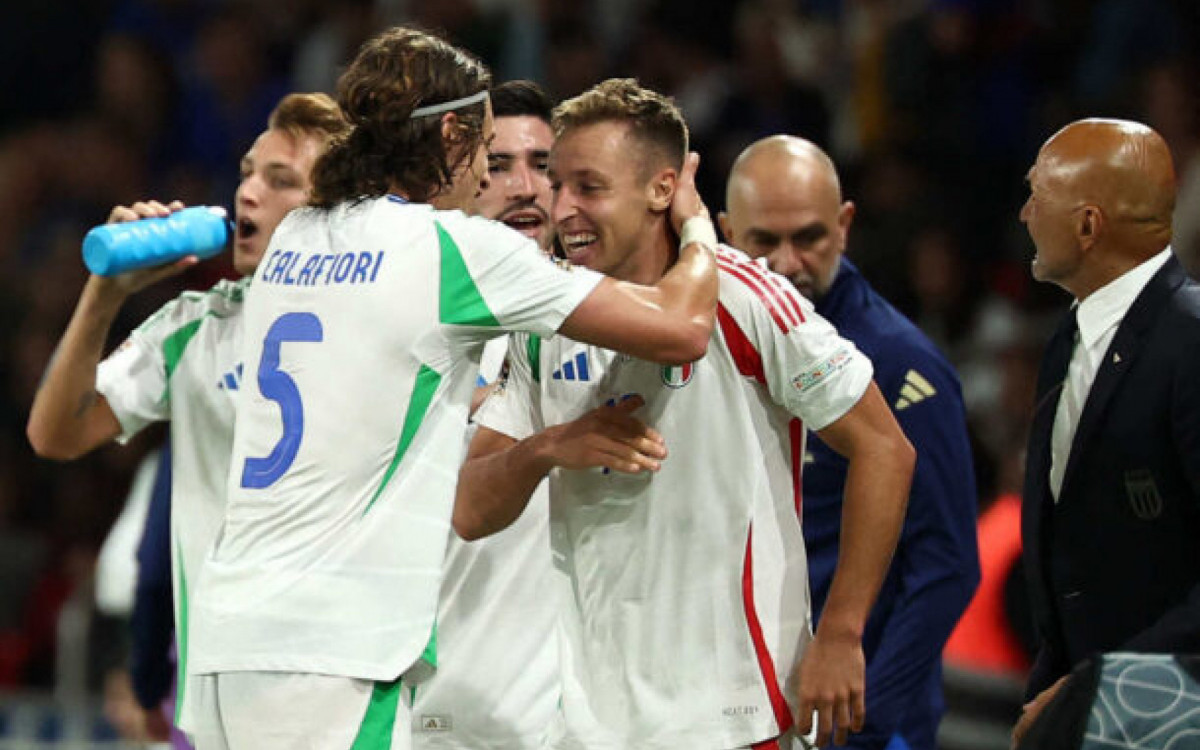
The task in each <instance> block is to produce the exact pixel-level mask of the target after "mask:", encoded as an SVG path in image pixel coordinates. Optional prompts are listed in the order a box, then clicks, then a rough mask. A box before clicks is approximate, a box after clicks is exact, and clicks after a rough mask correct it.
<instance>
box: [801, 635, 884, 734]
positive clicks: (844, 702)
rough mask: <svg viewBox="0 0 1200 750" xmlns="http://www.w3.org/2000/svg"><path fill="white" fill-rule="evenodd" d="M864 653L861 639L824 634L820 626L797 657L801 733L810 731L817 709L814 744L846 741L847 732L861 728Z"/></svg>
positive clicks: (858, 730) (863, 706) (863, 693)
mask: <svg viewBox="0 0 1200 750" xmlns="http://www.w3.org/2000/svg"><path fill="white" fill-rule="evenodd" d="M865 685H866V657H864V656H863V650H862V641H860V640H859V639H858V638H855V637H852V636H844V637H843V636H833V637H830V636H829V635H828V634H825V635H824V639H823V636H822V633H821V631H820V629H818V630H817V635H816V636H815V637H814V638H813V639H812V641H811V642H810V643H809V644H808V646H807V647H806V648H805V649H804V657H803V658H802V659H801V660H800V716H799V723H798V726H797V729H798V731H799V732H800V733H801V734H805V735H806V734H808V733H810V732H811V731H812V722H813V712H814V711H815V712H816V713H817V745H818V746H824V745H826V744H827V743H828V742H829V739H830V737H832V738H833V741H834V744H837V745H844V744H846V737H847V734H848V733H849V732H861V731H862V728H863V722H864V721H865V719H866V715H867V709H866V689H865Z"/></svg>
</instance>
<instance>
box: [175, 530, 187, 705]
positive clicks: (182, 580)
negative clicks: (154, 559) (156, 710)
mask: <svg viewBox="0 0 1200 750" xmlns="http://www.w3.org/2000/svg"><path fill="white" fill-rule="evenodd" d="M175 559H176V560H178V561H179V583H178V586H179V622H177V623H175V639H176V644H175V649H176V651H177V652H178V653H176V654H175V656H176V657H177V658H176V661H177V662H178V664H177V665H176V666H177V668H178V670H179V672H178V675H177V676H176V678H175V723H176V724H179V709H180V708H181V707H182V706H183V691H184V690H185V689H186V688H187V659H188V588H187V571H185V570H184V569H183V548H182V547H180V546H179V541H178V540H176V542H175Z"/></svg>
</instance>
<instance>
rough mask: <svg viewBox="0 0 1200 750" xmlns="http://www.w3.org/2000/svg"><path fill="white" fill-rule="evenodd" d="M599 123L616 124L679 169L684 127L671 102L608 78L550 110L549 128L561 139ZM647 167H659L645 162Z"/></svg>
mask: <svg viewBox="0 0 1200 750" xmlns="http://www.w3.org/2000/svg"><path fill="white" fill-rule="evenodd" d="M600 122H620V123H625V124H627V125H628V126H629V132H630V134H631V135H632V136H633V137H634V138H636V139H637V140H638V141H639V142H641V143H642V144H643V145H644V146H645V147H646V149H647V151H648V152H650V153H653V154H658V155H660V157H661V162H662V163H665V164H666V165H668V166H671V167H674V168H675V169H681V168H682V167H683V159H684V157H685V156H686V155H687V151H688V127H687V123H686V122H684V119H683V113H682V112H680V111H679V107H677V106H675V102H674V101H673V100H672V99H671V98H670V97H667V96H663V95H662V94H660V93H658V92H657V91H651V90H650V89H648V88H645V87H644V86H642V85H640V84H639V83H638V82H637V81H636V80H634V79H632V78H610V79H608V80H607V81H603V82H601V83H598V84H596V85H595V86H593V87H592V88H590V89H588V90H587V91H585V92H583V93H582V94H580V95H579V96H576V97H575V98H573V99H568V100H566V101H565V102H563V103H562V104H560V105H558V106H557V107H555V109H554V118H553V120H552V122H551V126H552V127H553V128H554V135H555V136H556V137H559V138H561V137H562V136H563V135H564V134H565V133H567V132H569V131H570V130H572V129H574V128H579V127H583V126H585V125H594V124H596V123H600ZM646 161H647V162H648V163H647V164H646V166H647V167H648V168H651V169H652V168H654V167H657V166H661V164H652V163H649V162H650V160H649V159H647V160H646Z"/></svg>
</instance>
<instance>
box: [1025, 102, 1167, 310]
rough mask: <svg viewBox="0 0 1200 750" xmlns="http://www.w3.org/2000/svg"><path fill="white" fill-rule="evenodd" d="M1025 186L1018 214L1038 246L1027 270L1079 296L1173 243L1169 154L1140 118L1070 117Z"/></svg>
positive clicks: (1041, 154) (1044, 149) (1044, 150)
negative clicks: (1026, 196)
mask: <svg viewBox="0 0 1200 750" xmlns="http://www.w3.org/2000/svg"><path fill="white" fill-rule="evenodd" d="M1029 186H1030V196H1029V200H1028V201H1027V202H1026V204H1025V206H1024V208H1022V209H1021V220H1022V221H1024V222H1025V224H1026V226H1027V227H1028V229H1029V234H1030V236H1031V237H1032V238H1033V242H1034V245H1035V246H1036V248H1037V255H1036V256H1035V257H1034V261H1033V275H1034V277H1035V278H1037V279H1039V280H1041V281H1050V282H1053V283H1056V284H1059V285H1060V286H1062V287H1063V288H1065V289H1067V290H1068V291H1070V292H1071V293H1072V294H1074V295H1075V296H1076V297H1078V298H1080V299H1082V298H1083V297H1085V296H1087V294H1090V293H1091V292H1092V291H1094V290H1095V289H1098V288H1099V287H1101V286H1103V285H1104V284H1106V283H1108V282H1109V281H1112V280H1113V279H1115V278H1116V277H1118V276H1120V275H1121V274H1122V273H1124V272H1125V271H1127V270H1129V269H1130V268H1132V267H1134V266H1136V265H1138V264H1139V263H1141V262H1143V261H1145V260H1146V259H1148V258H1150V257H1151V256H1153V255H1155V254H1156V253H1158V252H1159V251H1160V250H1162V249H1163V248H1164V247H1166V245H1167V243H1169V242H1170V241H1171V213H1172V211H1173V210H1174V208H1175V169H1174V166H1173V165H1172V163H1171V152H1170V149H1168V148H1167V144H1166V142H1165V141H1164V140H1163V139H1162V137H1161V136H1159V134H1158V133H1156V132H1154V131H1153V130H1152V129H1150V128H1148V127H1146V126H1145V125H1142V124H1140V123H1136V122H1129V121H1125V120H1102V119H1090V120H1079V121H1077V122H1073V123H1071V124H1070V125H1068V126H1066V127H1065V128H1063V129H1062V130H1060V131H1058V132H1057V133H1055V134H1054V135H1053V136H1051V137H1050V139H1049V140H1047V141H1046V143H1045V144H1044V145H1043V146H1042V149H1041V151H1039V152H1038V157H1037V161H1036V162H1035V163H1034V165H1033V167H1032V168H1031V169H1030V170H1029Z"/></svg>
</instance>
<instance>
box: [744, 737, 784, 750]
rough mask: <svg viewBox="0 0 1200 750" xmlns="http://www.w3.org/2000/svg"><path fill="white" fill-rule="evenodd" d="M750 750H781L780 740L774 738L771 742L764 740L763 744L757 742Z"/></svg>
mask: <svg viewBox="0 0 1200 750" xmlns="http://www.w3.org/2000/svg"><path fill="white" fill-rule="evenodd" d="M750 750H780V749H779V738H778V737H772V738H771V739H769V740H763V741H762V742H755V743H754V744H753V745H751V746H750Z"/></svg>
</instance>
